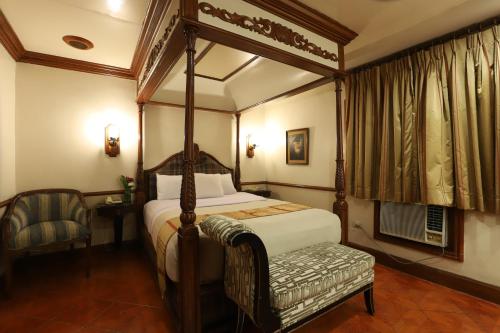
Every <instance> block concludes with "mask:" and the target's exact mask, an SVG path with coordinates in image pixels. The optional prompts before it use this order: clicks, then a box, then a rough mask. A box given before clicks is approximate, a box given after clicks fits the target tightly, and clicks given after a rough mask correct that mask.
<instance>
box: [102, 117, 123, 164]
mask: <svg viewBox="0 0 500 333" xmlns="http://www.w3.org/2000/svg"><path fill="white" fill-rule="evenodd" d="M104 152H105V153H106V154H108V155H109V156H110V157H115V156H116V155H118V154H120V129H119V128H118V126H116V125H113V124H109V125H108V126H106V134H105V137H104Z"/></svg>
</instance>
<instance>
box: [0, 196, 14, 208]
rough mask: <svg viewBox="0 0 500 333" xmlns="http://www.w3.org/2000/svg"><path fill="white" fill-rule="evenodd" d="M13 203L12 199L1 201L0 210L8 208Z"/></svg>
mask: <svg viewBox="0 0 500 333" xmlns="http://www.w3.org/2000/svg"><path fill="white" fill-rule="evenodd" d="M11 202H12V198H9V199H7V200H4V201H0V208H2V207H5V206H8V205H9V204H10V203H11Z"/></svg>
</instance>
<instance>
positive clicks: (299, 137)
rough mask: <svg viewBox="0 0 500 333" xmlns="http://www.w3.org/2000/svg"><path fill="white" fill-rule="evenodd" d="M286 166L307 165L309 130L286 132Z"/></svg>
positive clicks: (301, 129)
mask: <svg viewBox="0 0 500 333" xmlns="http://www.w3.org/2000/svg"><path fill="white" fill-rule="evenodd" d="M286 164H291V165H308V164H309V128H299V129H294V130H288V131H286Z"/></svg>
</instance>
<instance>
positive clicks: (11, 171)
mask: <svg viewBox="0 0 500 333" xmlns="http://www.w3.org/2000/svg"><path fill="white" fill-rule="evenodd" d="M0 73H1V75H0V201H3V200H6V199H8V198H10V197H12V195H14V194H15V193H16V166H15V159H16V147H15V119H16V117H15V111H16V108H15V99H16V86H15V82H16V62H15V61H14V60H13V59H12V57H11V56H10V54H9V53H7V51H6V50H5V49H4V47H3V46H2V45H1V44H0ZM0 213H1V212H0Z"/></svg>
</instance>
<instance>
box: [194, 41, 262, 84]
mask: <svg viewBox="0 0 500 333" xmlns="http://www.w3.org/2000/svg"><path fill="white" fill-rule="evenodd" d="M216 45H217V43H214V42H210V43H209V44H208V45H207V46H206V47H205V48H204V49H203V51H201V52H200V54H199V55H198V56H197V57H196V60H195V64H198V63H199V62H200V61H201V60H202V59H203V58H204V57H205V56H206V55H207V54H208V53H209V52H210V51H211V50H212V48H213V47H214V46H216ZM258 58H259V56H254V57H252V59H250V60H248V61H246V62H245V63H243V64H242V65H240V66H239V67H238V68H236V69H235V70H234V71H232V72H231V73H229V74H227V75H226V76H224V77H223V78H219V77H214V76H210V75H204V74H199V73H195V74H194V75H195V76H198V77H202V78H204V79H209V80H214V81H219V82H224V81H226V80H228V79H230V78H231V77H233V76H234V75H236V74H237V73H238V72H239V71H241V70H243V69H244V68H245V67H247V66H248V65H250V64H251V63H252V62H254V61H255V60H257V59H258ZM184 73H186V72H185V71H184Z"/></svg>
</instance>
